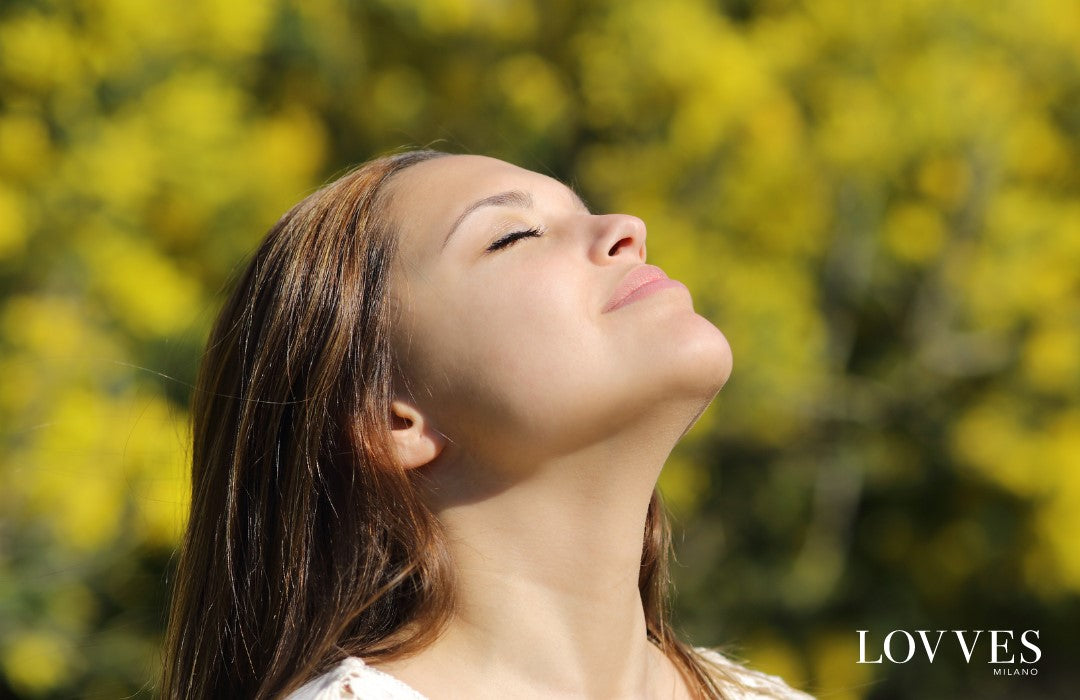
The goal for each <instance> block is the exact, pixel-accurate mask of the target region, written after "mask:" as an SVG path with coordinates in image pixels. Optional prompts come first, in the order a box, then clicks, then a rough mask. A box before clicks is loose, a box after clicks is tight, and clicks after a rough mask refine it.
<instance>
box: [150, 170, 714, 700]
mask: <svg viewBox="0 0 1080 700" xmlns="http://www.w3.org/2000/svg"><path fill="white" fill-rule="evenodd" d="M442 155H445V154H443V153H441V152H438V151H430V150H420V151H408V152H404V153H399V154H395V155H391V156H386V157H383V158H379V159H376V160H373V161H370V162H368V163H366V164H364V165H363V166H361V167H359V168H357V169H355V170H353V171H351V172H350V173H348V174H346V175H345V176H343V177H341V178H340V179H338V180H336V181H335V182H333V183H331V184H329V185H327V186H325V187H323V188H322V189H320V190H318V191H317V192H315V193H313V194H311V195H310V196H308V197H307V198H306V199H304V200H303V201H302V202H300V203H299V204H297V205H296V206H295V207H293V208H292V209H291V210H290V211H289V212H288V213H286V214H285V215H284V216H283V217H282V218H281V219H280V220H279V221H278V222H277V224H276V225H275V226H274V227H273V228H272V229H271V230H270V232H269V234H268V235H267V236H266V239H265V240H264V241H263V243H262V245H261V246H260V247H259V249H258V250H257V252H256V253H255V255H254V257H253V259H252V260H251V261H250V263H249V264H248V266H247V268H246V270H245V271H244V273H243V274H242V276H241V278H240V280H239V282H238V284H237V285H236V287H235V289H234V291H233V292H232V294H231V296H230V297H229V299H228V301H227V302H226V303H225V306H224V308H223V310H222V311H221V314H220V316H219V317H218V319H217V322H216V323H215V325H214V328H213V330H212V332H211V334H210V339H209V342H208V344H207V349H206V352H205V354H204V355H203V358H202V361H201V366H200V370H199V375H198V379H197V382H196V388H195V391H194V395H193V399H192V411H191V413H192V423H193V449H192V498H191V511H190V516H189V520H188V525H187V531H186V534H185V537H184V540H183V543H182V545H181V550H180V556H179V561H178V564H177V569H176V574H175V581H174V584H173V592H172V604H171V608H170V614H169V624H168V630H167V633H166V640H165V652H164V667H163V677H162V695H163V697H167V698H208V697H226V696H227V697H253V698H270V697H276V696H280V695H282V694H284V693H287V692H289V691H291V690H293V689H295V688H296V687H298V686H299V685H300V684H302V683H303V682H304V681H305V680H307V679H309V678H310V677H311V676H313V675H314V674H315V673H317V672H319V671H322V670H324V669H326V668H328V667H330V666H332V665H333V664H334V663H336V662H337V661H340V660H341V659H343V658H344V657H346V656H358V657H362V658H364V659H368V660H390V659H393V658H397V657H400V656H403V655H407V654H409V653H412V652H415V651H417V650H419V649H421V648H423V647H424V646H425V645H427V644H429V643H430V642H431V641H432V640H433V639H434V638H435V637H436V636H437V635H438V634H439V632H440V631H441V630H442V629H443V627H444V625H445V624H446V622H447V621H448V620H449V618H450V616H451V614H452V610H453V602H454V601H453V595H452V592H453V587H454V581H453V568H452V564H451V561H450V557H449V554H448V549H447V547H446V545H445V542H444V539H443V534H442V531H441V529H440V526H439V522H438V520H437V519H436V517H435V516H434V514H433V513H432V512H431V511H430V510H429V509H428V508H427V507H426V506H425V505H424V503H423V502H422V500H421V498H420V497H419V489H417V488H416V485H415V484H414V483H413V482H412V479H414V478H415V477H413V476H411V475H410V472H411V471H414V470H403V469H398V468H395V467H394V460H393V456H392V453H391V451H390V449H389V446H388V444H387V443H386V442H385V437H384V436H386V435H388V434H389V430H390V425H389V417H390V410H389V405H390V398H391V393H390V392H391V389H390V387H391V380H392V375H393V371H392V369H393V358H392V354H391V351H390V343H389V333H388V329H389V324H390V321H391V319H390V306H389V300H388V289H387V288H388V277H389V270H390V264H391V262H392V261H393V259H394V255H395V252H396V241H397V236H396V234H395V231H393V230H392V228H391V224H390V222H388V221H387V220H386V216H385V214H384V209H385V206H384V202H383V198H384V197H385V187H384V186H385V184H386V183H387V181H388V180H389V179H390V178H391V177H392V176H393V175H394V174H395V173H397V172H400V171H401V170H403V169H404V168H407V167H409V166H410V165H413V164H414V163H419V162H421V161H425V160H429V159H431V158H437V157H440V156H442ZM644 535H645V537H644V540H643V547H642V565H641V574H640V579H639V587H640V590H641V597H642V602H643V604H644V608H645V617H646V622H647V628H648V634H649V637H650V638H651V639H652V640H653V641H654V642H655V643H656V644H657V645H658V646H659V647H660V648H661V649H662V650H663V651H664V652H665V653H666V654H667V655H668V656H669V657H670V658H671V659H672V661H673V662H674V663H675V664H676V665H677V666H678V668H679V669H680V671H681V672H682V673H683V675H684V676H685V677H686V678H687V680H688V682H689V683H690V685H691V687H692V688H694V689H695V690H696V691H697V694H698V695H699V696H701V697H721V696H722V693H721V691H720V687H719V685H718V682H717V681H716V680H715V677H716V676H717V670H715V669H713V668H712V667H711V665H706V662H705V661H703V660H702V659H701V657H700V656H699V655H698V654H696V653H695V652H694V651H693V650H692V649H691V648H690V647H689V646H687V645H686V644H685V643H684V642H681V641H680V640H679V639H677V638H676V636H675V635H674V633H673V632H672V630H671V627H670V625H669V622H668V619H669V615H668V597H669V589H670V586H669V578H668V559H669V549H670V537H669V535H668V524H667V518H666V516H665V514H664V512H663V509H662V507H661V503H660V500H659V496H658V494H656V493H654V494H653V498H652V501H651V502H650V504H649V512H648V519H647V526H646V532H645V533H644ZM720 674H721V675H723V674H722V671H721V672H720Z"/></svg>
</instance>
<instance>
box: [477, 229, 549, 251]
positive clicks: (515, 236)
mask: <svg viewBox="0 0 1080 700" xmlns="http://www.w3.org/2000/svg"><path fill="white" fill-rule="evenodd" d="M543 233H544V232H543V231H542V230H541V229H540V228H539V227H537V228H531V229H529V230H528V231H514V232H513V233H508V234H506V235H505V236H502V237H500V238H499V239H497V240H496V241H495V242H494V243H492V244H491V245H489V246H488V248H487V252H489V253H494V252H495V251H496V250H501V249H502V248H508V247H509V246H511V245H513V244H514V243H517V242H518V241H520V240H521V239H522V238H538V237H539V236H541V235H542V234H543Z"/></svg>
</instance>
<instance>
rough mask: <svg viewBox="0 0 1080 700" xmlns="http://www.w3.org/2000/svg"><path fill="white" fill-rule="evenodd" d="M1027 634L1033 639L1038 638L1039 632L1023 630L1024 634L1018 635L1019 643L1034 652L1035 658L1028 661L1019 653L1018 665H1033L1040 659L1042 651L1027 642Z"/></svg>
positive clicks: (1022, 653)
mask: <svg viewBox="0 0 1080 700" xmlns="http://www.w3.org/2000/svg"><path fill="white" fill-rule="evenodd" d="M1029 634H1030V635H1033V636H1034V637H1035V639H1038V638H1039V630H1025V631H1024V633H1023V634H1022V635H1020V643H1021V644H1023V645H1024V646H1026V647H1027V648H1028V649H1031V650H1032V651H1033V652H1035V658H1034V659H1032V660H1031V661H1028V660H1027V657H1025V656H1024V652H1020V663H1022V664H1033V663H1036V662H1037V661H1038V660H1039V659H1041V658H1042V649H1040V648H1039V647H1038V646H1036V645H1035V644H1032V643H1031V642H1029V641H1028V635H1029Z"/></svg>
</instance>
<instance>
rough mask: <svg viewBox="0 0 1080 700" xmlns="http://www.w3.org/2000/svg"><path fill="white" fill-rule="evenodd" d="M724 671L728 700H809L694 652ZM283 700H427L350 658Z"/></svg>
mask: <svg viewBox="0 0 1080 700" xmlns="http://www.w3.org/2000/svg"><path fill="white" fill-rule="evenodd" d="M695 651H697V652H698V653H699V654H701V655H702V656H704V657H705V658H706V659H708V660H710V661H712V662H714V663H716V664H717V665H719V666H722V667H723V668H725V669H727V671H728V672H729V673H730V674H731V675H732V676H733V677H735V678H737V679H738V680H739V681H740V682H741V683H742V684H743V685H744V686H746V688H747V689H748V690H742V689H740V688H724V693H725V697H727V698H730V700H813V698H812V697H811V696H810V695H807V694H806V693H804V692H802V691H799V690H795V689H793V688H791V687H790V686H789V685H788V684H787V683H785V682H784V681H783V680H781V679H780V678H778V677H776V676H770V675H768V674H765V673H762V672H760V671H753V670H751V669H749V668H746V667H745V666H742V665H740V664H737V663H735V662H734V661H732V660H730V659H728V658H727V657H726V656H724V655H722V654H719V653H717V652H715V651H712V650H711V649H705V648H702V647H698V648H697V649H695ZM286 700H428V699H427V698H426V697H425V696H423V695H421V694H420V693H419V692H418V691H416V690H414V689H413V688H410V687H409V686H407V685H405V683H404V682H403V681H400V680H398V679H397V678H395V677H394V676H391V675H390V674H389V673H386V672H384V671H380V670H379V669H377V668H374V667H373V666H368V665H367V664H365V663H364V662H363V660H362V659H358V658H356V657H355V656H350V657H348V658H347V659H344V660H343V661H341V663H339V664H338V665H337V666H335V667H334V668H332V669H330V670H329V671H327V672H326V673H324V674H322V675H321V676H319V677H317V678H315V679H314V680H312V681H309V682H308V683H306V684H304V685H303V686H302V687H300V688H298V689H297V690H295V691H293V692H292V693H291V694H290V695H289V696H288V698H286Z"/></svg>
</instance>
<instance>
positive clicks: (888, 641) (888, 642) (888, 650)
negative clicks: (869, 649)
mask: <svg viewBox="0 0 1080 700" xmlns="http://www.w3.org/2000/svg"><path fill="white" fill-rule="evenodd" d="M897 633H900V634H902V635H904V639H906V640H907V645H908V649H907V656H906V657H905V658H904V660H903V661H897V660H896V659H894V658H893V655H892V640H893V635H895V634H897ZM885 656H887V657H888V658H889V661H892V662H893V663H894V664H906V663H907V662H908V661H911V657H912V656H915V638H914V637H912V636H911V635H910V634H908V632H907V631H906V630H893V631H892V632H889V633H888V634H887V635H885Z"/></svg>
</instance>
